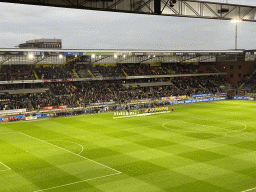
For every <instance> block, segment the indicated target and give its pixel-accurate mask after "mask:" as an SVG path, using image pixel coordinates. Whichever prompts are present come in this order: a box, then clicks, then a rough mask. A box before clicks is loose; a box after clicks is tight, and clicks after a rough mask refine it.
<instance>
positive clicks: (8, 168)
mask: <svg viewBox="0 0 256 192" xmlns="http://www.w3.org/2000/svg"><path fill="white" fill-rule="evenodd" d="M0 164H2V165H3V166H5V167H6V168H7V169H6V170H1V171H8V170H12V169H11V168H10V167H8V166H7V165H5V164H3V163H2V162H0Z"/></svg>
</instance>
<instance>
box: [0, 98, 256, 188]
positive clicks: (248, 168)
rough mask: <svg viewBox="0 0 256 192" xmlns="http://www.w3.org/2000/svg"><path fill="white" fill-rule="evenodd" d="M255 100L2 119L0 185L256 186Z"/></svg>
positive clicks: (80, 186) (0, 125)
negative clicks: (158, 110)
mask: <svg viewBox="0 0 256 192" xmlns="http://www.w3.org/2000/svg"><path fill="white" fill-rule="evenodd" d="M255 116H256V103H255V102H252V101H218V102H210V103H200V104H189V105H180V106H174V112H173V113H166V114H159V115H153V116H144V117H131V118H123V119H113V113H107V114H99V115H87V116H86V115H84V116H74V117H68V118H58V119H48V120H40V121H32V122H18V123H7V124H0V192H9V191H12V192H35V191H38V192H39V191H49V192H56V191H59V192H65V191H67V192H70V191H76V192H82V191H85V192H128V191H131V192H137V191H138V192H141V191H145V192H153V191H154V192H164V191H170V192H175V191H178V192H180V191H181V192H183V191H184V192H188V191H200V192H215V191H218V192H222V191H223V192H224V191H227V192H232V191H233V192H241V191H256V121H255Z"/></svg>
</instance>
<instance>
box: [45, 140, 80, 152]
mask: <svg viewBox="0 0 256 192" xmlns="http://www.w3.org/2000/svg"><path fill="white" fill-rule="evenodd" d="M45 141H60V142H65V143H74V144H77V145H79V146H80V147H82V150H81V151H80V152H79V153H77V154H78V155H80V154H81V153H82V152H83V151H84V146H83V145H81V144H79V143H75V142H71V141H62V140H45Z"/></svg>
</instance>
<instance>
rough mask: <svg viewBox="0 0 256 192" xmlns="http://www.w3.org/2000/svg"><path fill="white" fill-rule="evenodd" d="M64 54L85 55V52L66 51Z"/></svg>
mask: <svg viewBox="0 0 256 192" xmlns="http://www.w3.org/2000/svg"><path fill="white" fill-rule="evenodd" d="M64 55H79V56H81V55H83V52H64Z"/></svg>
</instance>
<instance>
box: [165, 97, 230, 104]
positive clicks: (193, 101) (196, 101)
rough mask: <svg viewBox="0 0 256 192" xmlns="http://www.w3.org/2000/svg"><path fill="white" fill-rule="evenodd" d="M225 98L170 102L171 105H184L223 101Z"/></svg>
mask: <svg viewBox="0 0 256 192" xmlns="http://www.w3.org/2000/svg"><path fill="white" fill-rule="evenodd" d="M225 99H227V97H216V98H207V99H193V100H185V101H173V102H170V104H171V105H177V104H184V103H199V102H207V101H220V100H225Z"/></svg>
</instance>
